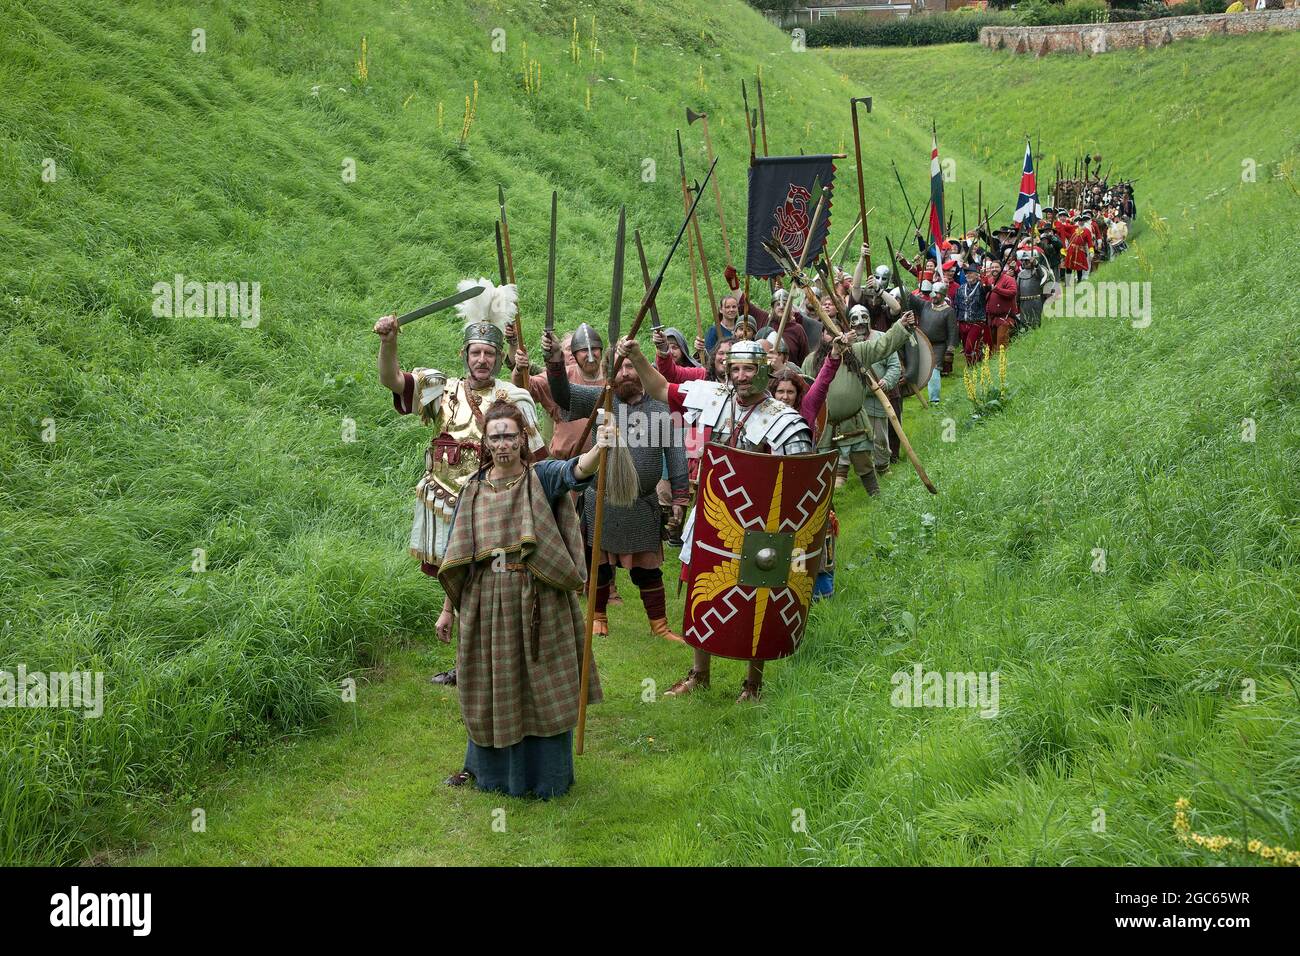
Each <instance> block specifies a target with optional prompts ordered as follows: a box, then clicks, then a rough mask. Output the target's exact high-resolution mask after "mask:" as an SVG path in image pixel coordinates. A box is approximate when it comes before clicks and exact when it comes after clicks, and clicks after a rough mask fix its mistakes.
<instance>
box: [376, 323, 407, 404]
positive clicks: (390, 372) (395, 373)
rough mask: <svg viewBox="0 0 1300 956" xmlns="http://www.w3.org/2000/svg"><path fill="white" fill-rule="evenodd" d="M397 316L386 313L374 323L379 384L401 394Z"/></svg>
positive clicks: (401, 378) (402, 383)
mask: <svg viewBox="0 0 1300 956" xmlns="http://www.w3.org/2000/svg"><path fill="white" fill-rule="evenodd" d="M398 331H399V327H398V325H397V316H395V315H386V316H384V317H383V318H382V319H380V320H379V321H378V322H376V323H375V334H376V335H378V336H379V384H380V385H382V386H384V388H386V389H388V390H389V391H390V392H394V393H396V394H398V395H401V394H402V392H403V391H404V390H405V388H406V380H405V379H404V378H403V377H402V367H401V365H399V364H398V363H397V333H398Z"/></svg>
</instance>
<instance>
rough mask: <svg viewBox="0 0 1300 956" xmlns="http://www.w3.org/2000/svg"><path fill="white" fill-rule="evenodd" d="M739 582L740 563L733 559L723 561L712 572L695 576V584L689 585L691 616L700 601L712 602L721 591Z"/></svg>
mask: <svg viewBox="0 0 1300 956" xmlns="http://www.w3.org/2000/svg"><path fill="white" fill-rule="evenodd" d="M739 580H740V562H739V561H736V560H734V559H733V560H731V561H724V562H723V563H722V564H720V565H718V566H717V567H716V568H714V569H713V570H712V571H705V572H704V573H703V574H697V575H696V576H695V583H694V584H692V585H691V614H692V615H694V614H695V609H696V607H698V606H699V605H700V603H701V602H702V601H712V600H713V599H714V598H715V597H717V596H718V595H719V594H721V593H722V592H723V591H726V590H727V589H728V588H733V587H735V586H736V582H737V581H739Z"/></svg>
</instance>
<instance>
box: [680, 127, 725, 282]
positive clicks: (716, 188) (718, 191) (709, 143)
mask: <svg viewBox="0 0 1300 956" xmlns="http://www.w3.org/2000/svg"><path fill="white" fill-rule="evenodd" d="M696 120H699V121H700V125H701V126H702V127H704V149H705V150H706V152H707V153H708V157H709V163H710V164H712V163H713V140H712V138H710V136H709V114H708V113H697V112H695V111H694V110H693V109H691V108H690V107H689V106H688V107H686V125H687V126H690V125H691V124H692V123H694V122H695V121H696ZM713 198H714V199H715V200H717V203H718V226H719V227H720V228H721V229H722V249H723V252H724V253H725V255H726V257H727V265H729V266H730V265H733V264H734V260H733V259H732V258H731V241H730V240H729V239H728V238H727V219H726V217H725V216H724V215H723V214H722V187H721V186H720V185H719V180H718V178H717V177H714V180H713Z"/></svg>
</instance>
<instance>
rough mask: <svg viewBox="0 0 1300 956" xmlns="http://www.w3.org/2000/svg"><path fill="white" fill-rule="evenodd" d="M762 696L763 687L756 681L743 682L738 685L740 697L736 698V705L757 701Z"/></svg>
mask: <svg viewBox="0 0 1300 956" xmlns="http://www.w3.org/2000/svg"><path fill="white" fill-rule="evenodd" d="M762 696H763V685H762V684H761V683H759V682H758V681H752V680H745V681H741V683H740V696H739V697H737V698H736V703H737V704H743V703H744V702H745V701H747V700H758V699H759V698H760V697H762Z"/></svg>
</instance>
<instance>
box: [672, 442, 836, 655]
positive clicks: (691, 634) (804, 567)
mask: <svg viewBox="0 0 1300 956" xmlns="http://www.w3.org/2000/svg"><path fill="white" fill-rule="evenodd" d="M838 458H839V454H838V452H834V451H831V452H825V453H821V454H813V455H785V456H778V455H763V454H758V453H756V452H749V451H741V450H740V449H737V448H728V447H726V446H723V445H717V444H712V443H710V444H707V445H705V446H704V450H703V454H702V455H701V458H700V484H699V492H698V495H697V497H696V505H695V514H694V532H693V536H692V542H691V551H690V562H689V564H688V565H687V568H686V584H687V588H686V611H685V616H684V623H683V627H682V635H683V637H684V638H685V639H686V643H687V644H689V645H691V646H692V647H698V648H700V649H701V650H705V651H708V652H709V653H710V654H717V655H719V656H720V657H732V658H736V659H739V660H759V661H768V660H775V659H776V658H778V657H786V656H788V655H790V654H793V653H794V652H795V649H796V648H797V647H798V646H799V642H800V640H802V638H803V632H804V627H805V625H806V624H807V623H808V607H809V605H810V603H811V601H812V593H813V580H814V578H815V577H816V575H817V572H818V571H820V570H821V568H822V564H823V561H824V560H825V557H826V555H825V538H826V531H827V523H828V522H827V516H828V513H829V511H830V504H831V492H832V490H833V489H834V487H835V464H836V461H837V460H838Z"/></svg>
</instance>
